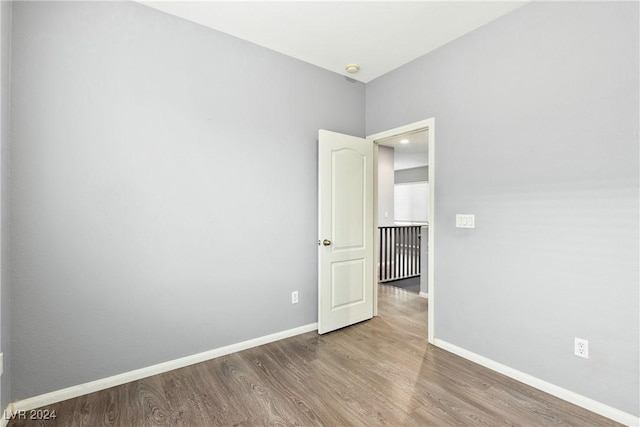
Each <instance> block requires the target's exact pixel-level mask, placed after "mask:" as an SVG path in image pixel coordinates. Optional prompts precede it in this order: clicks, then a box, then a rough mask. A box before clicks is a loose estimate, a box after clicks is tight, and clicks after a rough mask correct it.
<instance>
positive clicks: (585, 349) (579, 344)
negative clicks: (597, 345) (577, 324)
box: [573, 337, 589, 359]
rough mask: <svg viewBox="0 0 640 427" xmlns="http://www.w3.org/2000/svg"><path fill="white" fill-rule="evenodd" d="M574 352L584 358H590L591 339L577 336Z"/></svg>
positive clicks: (574, 342)
mask: <svg viewBox="0 0 640 427" xmlns="http://www.w3.org/2000/svg"><path fill="white" fill-rule="evenodd" d="M573 354H575V355H576V356H578V357H582V358H584V359H588V358H589V341H587V340H583V339H582V338H578V337H576V338H575V339H574V341H573Z"/></svg>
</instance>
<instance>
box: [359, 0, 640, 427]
mask: <svg viewBox="0 0 640 427" xmlns="http://www.w3.org/2000/svg"><path fill="white" fill-rule="evenodd" d="M638 15H639V11H638V3H637V2H604V3H596V2H557V3H556V2H534V3H530V4H528V5H526V6H524V7H523V8H521V9H518V10H516V11H515V12H513V13H511V14H509V15H507V16H505V17H503V18H501V19H499V20H496V21H494V22H492V23H491V24H489V25H487V26H485V27H482V28H480V29H478V30H476V31H475V32H473V33H470V34H469V35H467V36H465V37H462V38H460V39H458V40H456V41H454V42H452V43H450V44H448V45H446V46H444V47H442V48H440V49H438V50H436V51H434V52H432V53H431V54H428V55H426V56H424V57H422V58H420V59H418V60H416V61H414V62H412V63H410V64H408V65H406V66H404V67H402V68H401V69H399V70H396V71H394V72H391V73H389V74H387V75H385V76H383V77H380V78H379V79H376V80H375V81H373V82H371V83H369V84H368V85H367V108H366V111H367V134H368V135H371V134H374V133H377V132H381V131H383V130H386V129H391V128H394V127H397V126H401V125H404V124H407V123H412V122H415V121H418V120H421V119H426V118H430V117H435V120H436V158H435V163H434V167H435V168H436V182H435V185H436V192H435V203H436V228H435V251H436V253H435V286H436V302H435V306H434V310H435V319H436V322H435V328H436V337H437V338H440V339H443V340H445V341H447V342H450V343H452V344H455V345H457V346H459V347H462V348H465V349H467V350H470V351H472V352H474V353H477V354H480V355H482V356H485V357H488V358H490V359H493V360H495V361H497V362H500V363H503V364H505V365H507V366H510V367H513V368H515V369H518V370H520V371H522V372H525V373H527V374H530V375H533V376H535V377H538V378H540V379H543V380H545V381H548V382H551V383H553V384H556V385H558V386H561V387H564V388H566V389H569V390H571V391H573V392H576V393H579V394H581V395H584V396H587V397H590V398H592V399H595V400H597V401H600V402H603V403H605V404H608V405H611V406H613V407H615V408H618V409H620V410H623V411H626V412H628V413H631V414H634V415H636V416H637V415H640V408H639V407H638V406H639V403H638V402H639V396H638V390H639V388H640V382H639V372H638V370H639V367H640V361H639V342H638V338H639V335H640V331H639V326H640V325H639V322H638V319H639V315H640V311H639V306H638V305H639V295H638V292H639V289H638V283H639V274H638V270H639V254H638V241H639V236H638V216H639V209H638V187H639V186H638V176H639V166H638V127H639V126H638V117H639V107H638V104H639V100H638V89H639V88H638V75H639V67H638V54H639V46H638V40H639V32H638V25H639V19H638V18H639V16H638ZM478 177H482V179H478ZM456 213H473V214H475V215H476V228H475V229H472V230H470V229H456V228H455V227H454V221H455V220H454V218H455V214H456ZM459 260H465V262H464V264H461V263H460V261H459ZM574 337H581V338H585V339H588V340H589V344H590V353H591V358H590V359H588V360H584V359H580V358H577V357H575V356H574V355H573V339H574Z"/></svg>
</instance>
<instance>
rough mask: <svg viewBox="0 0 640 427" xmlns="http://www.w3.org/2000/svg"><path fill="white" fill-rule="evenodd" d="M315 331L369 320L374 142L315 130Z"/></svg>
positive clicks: (372, 238) (371, 284)
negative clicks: (316, 215)
mask: <svg viewBox="0 0 640 427" xmlns="http://www.w3.org/2000/svg"><path fill="white" fill-rule="evenodd" d="M318 141H319V143H318V223H319V234H318V239H319V240H318V245H319V247H318V332H319V333H321V334H324V333H325V332H330V331H333V330H335V329H339V328H342V327H345V326H349V325H352V324H354V323H357V322H361V321H363V320H367V319H371V317H373V287H374V275H373V260H374V258H373V247H374V235H373V142H371V141H369V140H366V139H363V138H356V137H354V136H349V135H342V134H339V133H335V132H329V131H326V130H320V132H319V138H318Z"/></svg>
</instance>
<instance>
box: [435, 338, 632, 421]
mask: <svg viewBox="0 0 640 427" xmlns="http://www.w3.org/2000/svg"><path fill="white" fill-rule="evenodd" d="M433 344H434V345H435V346H436V347H440V348H441V349H443V350H446V351H448V352H450V353H453V354H456V355H458V356H460V357H464V358H465V359H468V360H470V361H472V362H475V363H477V364H478V365H482V366H484V367H485V368H489V369H491V370H493V371H496V372H499V373H501V374H503V375H506V376H508V377H510V378H513V379H514V380H517V381H520V382H522V383H525V384H527V385H529V386H531V387H534V388H537V389H538V390H542V391H544V392H546V393H549V394H551V395H553V396H555V397H558V398H560V399H563V400H566V401H567V402H571V403H573V404H574V405H578V406H580V407H582V408H584V409H587V410H589V411H591V412H595V413H596V414H599V415H602V416H603V417H607V418H609V419H612V420H614V421H617V422H619V423H622V424H625V425H628V426H634V427H635V426H640V417H637V416H635V415H632V414H629V413H627V412H624V411H621V410H619V409H616V408H613V407H611V406H609V405H605V404H604V403H601V402H598V401H596V400H593V399H590V398H588V397H585V396H582V395H580V394H578V393H574V392H573V391H570V390H567V389H565V388H562V387H559V386H557V385H555V384H551V383H549V382H546V381H544V380H541V379H540V378H536V377H534V376H532V375H529V374H525V373H524V372H521V371H518V370H516V369H513V368H510V367H509V366H506V365H503V364H501V363H498V362H496V361H494V360H491V359H488V358H486V357H484V356H480V355H479V354H476V353H473V352H471V351H469V350H465V349H464V348H461V347H458V346H456V345H454V344H450V343H448V342H446V341H443V340H441V339H438V338H435V339H434V340H433Z"/></svg>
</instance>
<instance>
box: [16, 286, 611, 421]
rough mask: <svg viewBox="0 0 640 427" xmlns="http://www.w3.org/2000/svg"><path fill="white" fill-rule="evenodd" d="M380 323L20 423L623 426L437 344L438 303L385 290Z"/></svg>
mask: <svg viewBox="0 0 640 427" xmlns="http://www.w3.org/2000/svg"><path fill="white" fill-rule="evenodd" d="M379 312H380V316H379V317H376V318H374V319H372V320H370V321H367V322H363V323H360V324H358V325H354V326H352V327H349V328H345V329H342V330H339V331H335V332H332V333H330V334H327V335H323V336H318V335H317V333H315V332H310V333H307V334H303V335H299V336H297V337H293V338H289V339H286V340H282V341H279V342H275V343H271V344H267V345H264V346H261V347H257V348H254V349H250V350H246V351H242V352H240V353H235V354H231V355H228V356H225V357H220V358H218V359H214V360H211V361H208V362H203V363H199V364H197V365H192V366H189V367H186V368H182V369H177V370H175V371H171V372H168V373H165V374H161V375H156V376H153V377H149V378H146V379H142V380H139V381H134V382H132V383H128V384H124V385H121V386H118V387H113V388H110V389H108V390H104V391H101V392H97V393H92V394H89V395H86V396H82V397H78V398H75V399H70V400H67V401H64V402H60V403H57V404H55V405H51V406H48V407H46V408H43V409H48V410H55V411H56V414H57V418H56V419H55V420H52V421H18V420H14V421H11V422H10V423H9V426H11V427H19V426H215V425H245V426H258V425H259V426H263V425H302V426H315V425H325V426H347V425H358V426H370V425H386V426H413V425H419V426H503V425H518V426H580V427H587V426H617V425H620V424H617V423H615V422H613V421H611V420H608V419H606V418H603V417H600V416H598V415H596V414H593V413H590V412H588V411H585V410H584V409H581V408H579V407H577V406H574V405H572V404H570V403H567V402H564V401H562V400H560V399H557V398H554V397H552V396H550V395H548V394H546V393H543V392H541V391H538V390H536V389H533V388H531V387H528V386H526V385H523V384H521V383H519V382H517V381H514V380H511V379H509V378H507V377H505V376H502V375H500V374H497V373H495V372H492V371H490V370H488V369H486V368H483V367H480V366H478V365H476V364H474V363H471V362H469V361H466V360H464V359H462V358H460V357H457V356H455V355H452V354H450V353H448V352H446V351H444V350H440V349H438V348H435V347H433V346H430V345H428V344H427V339H426V337H427V300H425V299H422V298H419V297H418V296H416V295H415V294H412V293H410V292H407V291H405V290H402V289H398V288H395V287H392V286H387V285H380V305H379Z"/></svg>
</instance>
